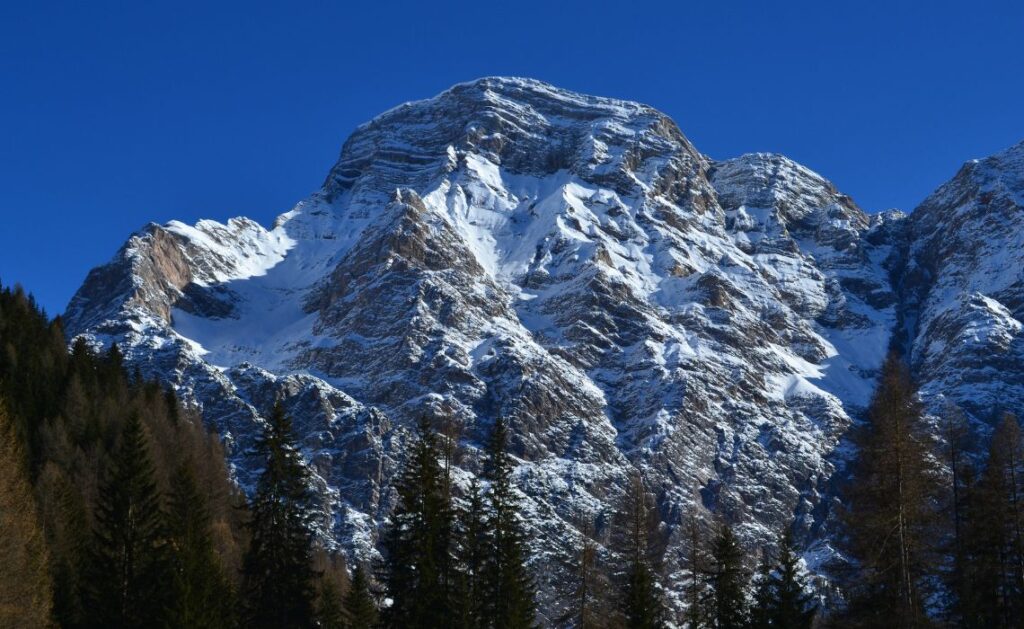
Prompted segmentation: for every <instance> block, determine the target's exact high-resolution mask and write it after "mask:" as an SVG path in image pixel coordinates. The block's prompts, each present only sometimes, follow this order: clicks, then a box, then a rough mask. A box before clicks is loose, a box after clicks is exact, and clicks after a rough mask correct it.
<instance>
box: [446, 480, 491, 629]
mask: <svg viewBox="0 0 1024 629" xmlns="http://www.w3.org/2000/svg"><path fill="white" fill-rule="evenodd" d="M489 550H490V545H489V542H488V530H487V513H486V506H485V504H484V496H483V493H482V492H481V490H480V484H479V483H478V481H477V479H476V477H475V476H474V477H473V478H471V479H470V484H469V492H468V494H467V496H466V504H465V506H464V507H462V508H460V509H459V511H458V520H457V522H456V556H457V563H458V570H457V573H458V575H459V577H458V579H459V580H458V583H456V584H455V587H456V598H457V602H456V604H455V605H454V609H453V611H454V612H455V613H456V614H458V616H459V622H458V624H459V626H460V627H463V628H464V629H475V628H477V627H483V626H484V619H485V617H486V612H487V606H486V602H487V601H486V598H485V593H486V590H485V588H486V583H485V581H484V578H485V575H484V566H485V562H486V559H487V557H488V553H489Z"/></svg>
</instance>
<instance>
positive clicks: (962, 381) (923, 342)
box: [899, 143, 1024, 430]
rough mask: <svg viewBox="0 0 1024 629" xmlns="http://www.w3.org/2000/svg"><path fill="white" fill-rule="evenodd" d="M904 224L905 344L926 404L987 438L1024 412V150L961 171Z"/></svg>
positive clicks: (902, 291)
mask: <svg viewBox="0 0 1024 629" xmlns="http://www.w3.org/2000/svg"><path fill="white" fill-rule="evenodd" d="M907 223H908V225H907V227H906V232H907V233H906V235H905V237H904V240H903V242H902V245H901V250H900V253H901V262H902V267H901V268H900V270H899V271H900V275H899V277H900V286H899V288H900V297H901V301H902V303H903V304H904V309H903V316H902V322H903V326H902V330H903V331H904V332H905V333H904V339H903V341H904V344H905V345H906V346H907V347H909V348H911V358H912V365H913V367H914V370H915V373H916V374H917V375H918V378H919V379H920V380H921V382H922V383H923V385H924V393H925V396H926V399H928V400H931V401H932V402H933V405H934V406H935V408H938V404H939V403H941V402H943V401H945V400H947V399H948V400H949V401H952V402H954V403H956V404H958V405H960V406H962V407H963V408H964V409H965V410H967V411H968V412H969V413H970V415H971V416H972V417H973V418H974V419H975V420H977V421H978V424H979V427H980V428H981V429H982V430H985V429H987V428H988V427H991V426H994V425H995V422H996V421H998V419H999V417H1000V416H1001V415H1002V413H1003V412H1006V411H1010V412H1014V413H1019V412H1020V409H1021V408H1022V406H1024V360H1022V358H1024V338H1022V335H1021V329H1022V325H1021V321H1022V317H1024V143H1021V144H1017V145H1016V146H1014V147H1012V148H1010V149H1007V150H1005V151H1003V152H1001V153H998V154H996V155H993V156H991V157H988V158H986V159H982V160H974V161H971V162H968V163H967V164H965V165H964V166H963V168H961V169H960V172H958V173H957V174H956V176H955V177H954V178H953V179H952V180H950V181H949V182H947V183H946V184H944V185H943V186H941V187H940V188H939V189H938V190H936V191H935V192H934V193H933V194H932V195H931V196H929V197H928V198H927V199H926V200H925V201H924V202H923V203H922V204H921V205H920V206H919V207H918V208H917V209H916V210H914V212H913V213H912V214H911V215H910V217H909V219H908V221H907Z"/></svg>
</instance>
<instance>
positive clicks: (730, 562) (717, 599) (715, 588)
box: [711, 522, 750, 629]
mask: <svg viewBox="0 0 1024 629" xmlns="http://www.w3.org/2000/svg"><path fill="white" fill-rule="evenodd" d="M749 584H750V575H749V573H748V572H747V569H746V568H745V567H744V565H743V549H742V548H741V547H740V544H739V542H738V541H737V539H736V535H735V534H734V533H733V531H732V527H730V526H729V525H728V524H726V523H724V522H723V523H722V524H721V525H719V528H718V535H717V536H716V537H715V542H714V545H713V546H712V567H711V591H712V598H713V601H714V603H713V613H714V626H715V627H716V628H717V629H740V628H742V627H745V626H746V624H747V621H748V609H747V587H748V586H749Z"/></svg>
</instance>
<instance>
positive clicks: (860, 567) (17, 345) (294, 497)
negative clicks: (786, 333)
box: [0, 287, 1024, 629]
mask: <svg viewBox="0 0 1024 629" xmlns="http://www.w3.org/2000/svg"><path fill="white" fill-rule="evenodd" d="M268 411H269V412H268V413H267V423H266V426H265V428H264V433H263V436H262V438H261V439H260V441H259V442H258V445H257V450H258V454H259V456H260V457H262V460H263V461H264V466H263V470H262V473H261V476H260V478H259V481H258V484H257V486H256V487H255V489H254V490H253V491H252V492H250V493H251V495H249V496H246V495H244V494H243V493H242V492H241V491H240V490H239V488H238V487H237V486H236V485H235V484H233V483H232V481H231V480H230V474H229V467H228V465H227V463H226V462H225V456H224V451H223V448H222V446H221V443H220V441H219V439H218V436H217V435H215V434H212V433H210V432H209V431H207V429H206V428H205V426H204V424H203V421H202V418H201V416H200V414H199V413H198V412H197V411H196V410H194V409H192V408H190V407H189V406H188V405H186V404H183V403H182V401H181V400H179V399H178V398H177V397H176V396H175V394H174V393H173V391H171V390H168V389H166V388H164V387H163V386H162V385H161V383H158V382H153V381H150V380H147V379H145V378H144V377H143V376H142V375H141V374H139V373H138V372H137V371H132V370H129V369H127V368H126V366H125V361H124V359H123V357H122V356H121V354H120V353H119V351H118V349H117V347H116V346H114V347H112V348H111V349H110V350H109V351H106V352H104V353H103V354H99V355H98V354H96V353H95V352H94V351H93V350H92V349H90V348H89V347H88V346H87V345H86V344H84V343H82V342H76V343H74V344H73V345H72V346H70V347H69V346H68V342H67V339H66V338H65V335H64V332H63V329H62V326H61V321H60V318H59V317H58V318H53V319H51V318H49V317H48V316H47V315H46V314H45V313H44V312H42V310H41V309H40V308H39V307H38V306H37V304H36V303H35V302H34V300H33V299H32V297H31V296H29V295H28V294H27V293H26V292H25V291H24V290H23V289H21V288H20V287H13V288H11V287H0V532H2V535H0V565H2V568H0V626H2V627H54V626H60V627H140V628H141V627H196V628H213V627H256V628H262V627H266V628H292V627H294V628H306V627H324V628H346V629H361V628H369V627H387V628H391V627H395V628H400V627H401V628H404V627H412V628H416V627H423V628H428V627H429V628H437V627H441V628H452V629H455V628H478V627H479V628H485V627H486V628H496V629H497V628H501V629H519V628H527V627H535V626H558V627H578V628H595V629H596V628H613V627H615V628H618V627H629V628H645V629H646V628H658V627H672V626H676V627H683V626H685V627H691V628H694V629H697V628H716V629H733V628H752V629H754V628H763V627H784V628H802V627H911V628H917V627H921V628H924V627H986V628H1003V627H1006V628H1011V627H1024V531H1022V529H1024V439H1022V435H1021V430H1020V426H1019V423H1018V421H1017V419H1016V417H1015V416H1014V415H1012V414H1010V413H1006V414H1004V415H1003V416H1002V418H1001V420H1000V421H999V422H998V424H997V426H996V427H995V429H994V431H992V434H991V435H984V438H979V436H978V433H979V431H978V430H977V429H976V428H974V427H972V426H971V425H970V424H969V421H968V418H967V417H966V415H965V414H964V413H963V412H961V411H960V410H959V409H957V408H956V407H954V406H952V405H950V406H948V407H947V408H946V409H944V411H943V412H942V413H941V414H940V416H939V417H937V418H936V417H933V416H929V415H928V414H927V413H926V411H925V409H924V408H923V407H922V405H921V404H920V402H919V400H918V396H917V392H916V389H915V387H914V383H913V379H912V377H911V374H910V372H909V370H908V369H907V367H906V366H905V365H904V363H903V361H902V359H901V357H900V356H898V355H897V354H893V355H891V356H890V357H889V359H888V360H887V361H886V363H885V364H884V366H883V368H882V370H881V373H880V375H879V377H878V384H877V389H876V391H875V393H874V396H873V398H872V401H871V404H870V407H869V408H868V409H867V412H866V414H865V416H864V418H863V420H862V421H861V422H860V423H859V424H857V425H856V426H855V427H854V428H853V429H852V436H851V440H852V443H853V445H854V446H855V449H854V451H855V453H856V454H855V455H854V459H853V461H852V463H851V466H850V468H849V469H848V470H847V473H846V475H845V477H844V478H843V479H840V480H839V482H838V489H837V492H838V498H839V499H838V501H837V502H836V506H835V508H834V511H835V512H834V513H833V515H832V516H831V518H832V519H831V522H832V526H833V527H834V529H835V532H834V538H835V543H836V547H837V553H836V559H835V560H834V561H833V562H832V564H830V566H829V576H830V581H831V582H832V583H833V584H834V586H829V587H826V588H821V587H813V586H814V584H815V583H816V582H812V579H811V578H810V575H808V574H807V572H806V570H805V569H804V567H803V562H802V561H801V554H802V552H803V551H804V550H805V549H804V548H802V547H801V545H800V541H799V540H797V539H795V538H794V535H793V534H792V531H791V530H789V527H784V528H783V530H780V531H778V532H777V536H776V539H775V540H774V542H772V543H770V544H767V545H765V546H764V547H761V548H750V547H747V546H746V545H744V543H743V542H742V541H741V540H740V539H739V538H738V537H737V535H736V534H735V528H736V527H737V525H738V524H740V523H738V522H731V521H728V520H726V519H724V518H719V519H717V520H716V521H714V522H705V521H703V520H702V519H700V518H698V517H696V515H694V516H692V517H689V518H687V520H686V522H685V524H684V525H683V527H684V528H683V530H682V535H683V536H684V537H685V539H686V540H687V542H688V543H687V545H686V561H685V572H686V579H685V582H684V584H683V586H682V587H680V588H679V591H671V590H670V587H669V585H668V584H667V583H666V581H665V579H664V574H663V570H662V556H661V555H662V552H661V548H662V543H661V542H662V539H663V537H664V535H665V529H666V525H665V523H664V522H663V518H662V514H660V513H659V511H658V507H657V503H656V501H655V498H654V495H653V494H652V492H651V491H650V489H649V488H648V487H647V486H646V484H645V481H644V478H643V477H642V475H640V474H639V473H637V474H636V475H635V476H634V477H633V478H632V479H631V487H632V490H631V491H629V492H627V495H626V497H625V498H624V500H623V503H622V504H621V505H619V507H618V509H617V510H616V512H615V513H614V514H612V518H611V520H612V526H611V527H610V533H609V534H608V535H607V536H604V537H602V538H601V539H595V538H594V537H595V536H594V533H593V531H592V530H591V528H590V527H589V526H587V525H586V524H581V526H580V533H581V540H582V541H581V544H580V545H579V547H578V548H573V549H569V550H570V551H571V553H570V554H571V556H572V557H573V561H572V565H570V566H568V568H567V571H568V573H570V574H571V575H572V578H571V579H567V580H565V581H564V582H563V583H562V587H561V591H560V592H559V593H558V596H559V600H560V605H559V606H558V607H559V609H560V610H562V611H561V612H560V613H559V615H558V617H553V618H549V617H542V616H541V614H540V611H539V610H538V607H537V600H536V589H537V588H536V586H535V575H534V574H532V572H531V569H532V566H531V562H530V552H529V549H530V547H531V540H530V537H529V530H530V529H529V527H528V526H524V524H526V523H524V522H523V520H522V517H521V510H520V508H519V504H518V498H517V495H518V494H517V492H516V489H515V487H514V484H513V480H512V470H513V465H514V459H513V457H512V455H511V453H510V443H509V429H508V428H509V427H508V426H506V424H505V422H504V421H503V420H502V419H501V418H498V419H497V420H495V421H494V424H493V427H492V428H491V433H490V438H489V441H488V443H487V447H486V450H485V452H484V455H485V456H484V473H483V475H482V480H481V481H480V482H479V483H478V482H477V481H473V483H472V484H470V485H469V487H468V488H466V487H459V486H458V484H457V483H455V482H454V480H453V466H454V461H455V460H456V455H457V451H458V449H459V445H458V442H457V439H456V438H455V436H453V435H452V434H451V431H449V430H447V429H446V427H445V426H436V425H432V424H431V423H430V422H429V421H427V420H426V419H424V420H421V421H420V422H419V423H418V425H417V426H415V427H414V434H413V438H412V441H411V443H412V445H411V446H410V447H409V448H407V450H406V452H405V453H404V459H403V461H402V463H401V469H400V472H399V473H398V475H397V477H396V479H395V481H394V488H395V492H396V495H397V504H396V507H395V509H394V511H393V513H392V514H391V516H390V518H389V521H388V523H387V526H386V527H385V528H384V529H383V530H382V531H381V539H382V545H381V546H382V557H383V559H382V560H381V561H376V562H372V563H368V564H361V563H358V562H351V563H354V565H349V562H346V560H345V558H344V557H343V556H341V555H340V554H336V553H333V552H330V551H329V550H327V549H325V548H324V547H323V546H322V545H320V543H319V542H318V540H317V539H316V536H315V535H314V534H313V531H312V528H311V523H312V518H313V517H314V512H313V494H312V492H311V490H310V488H309V487H310V486H309V482H308V480H309V479H308V472H307V470H306V467H305V466H304V464H303V462H302V458H301V454H300V452H299V449H298V447H297V444H296V441H295V437H294V435H293V432H292V427H291V422H292V418H290V417H288V416H287V415H286V413H285V412H284V411H283V410H282V409H281V407H280V406H277V407H275V408H274V409H268ZM936 426H938V428H939V430H938V431H936V428H935V427H936ZM669 598H673V599H676V600H681V601H682V602H683V603H684V604H683V605H682V607H684V608H685V610H686V611H685V612H684V614H683V616H682V617H676V616H674V615H673V614H672V613H670V611H669V610H670V609H672V607H671V606H669V605H668V604H667V603H666V601H667V600H668V599H669Z"/></svg>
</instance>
